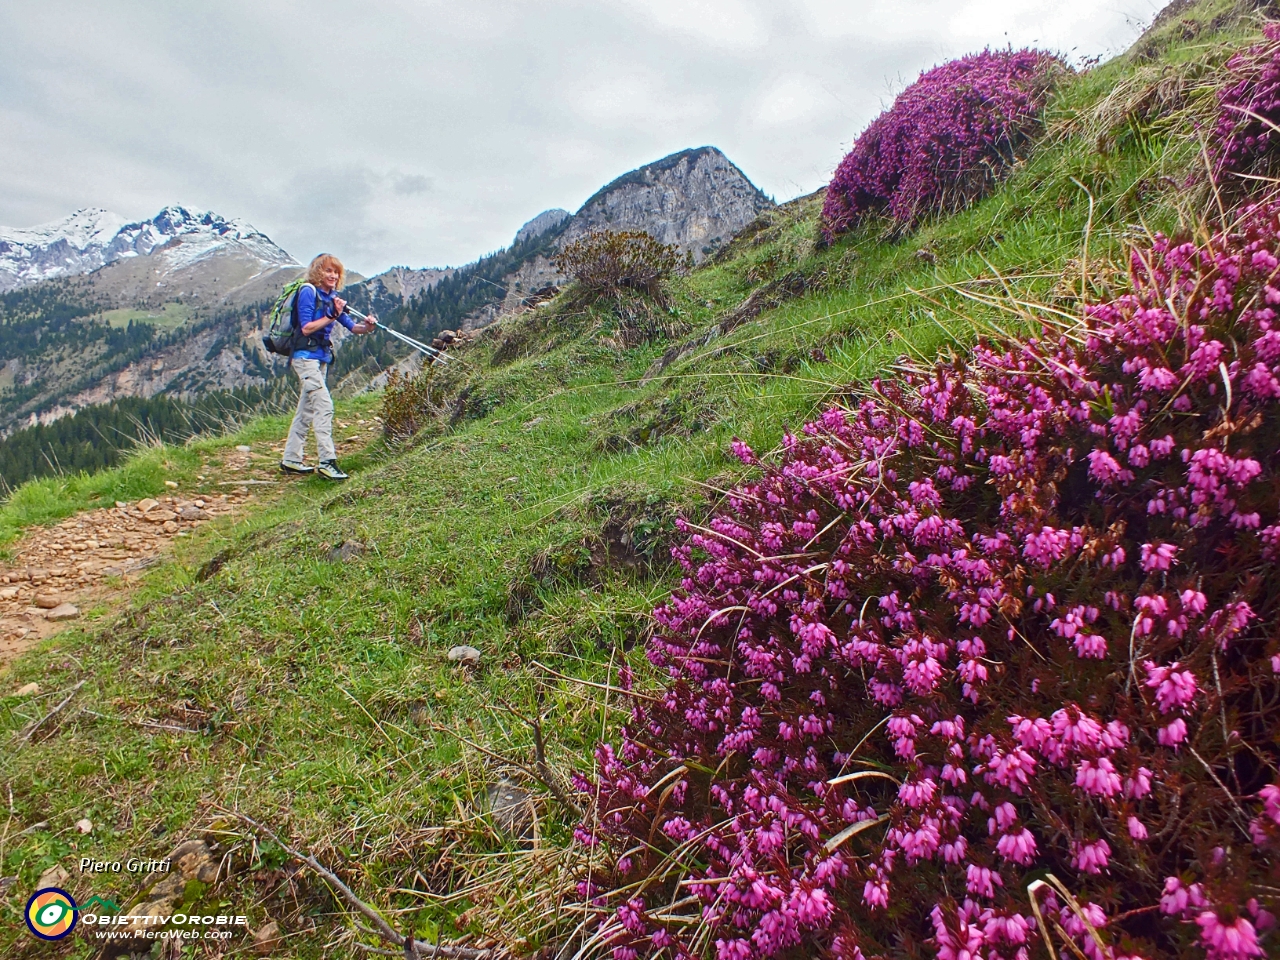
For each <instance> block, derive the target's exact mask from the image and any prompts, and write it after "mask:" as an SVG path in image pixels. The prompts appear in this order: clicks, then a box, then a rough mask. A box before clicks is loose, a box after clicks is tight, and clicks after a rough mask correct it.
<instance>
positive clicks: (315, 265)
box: [307, 253, 347, 290]
mask: <svg viewBox="0 0 1280 960" xmlns="http://www.w3.org/2000/svg"><path fill="white" fill-rule="evenodd" d="M330 267H335V268H336V269H337V271H338V285H337V286H336V287H334V289H335V290H341V289H342V283H343V281H344V280H346V279H347V268H346V267H344V266H343V265H342V261H341V260H339V259H338V258H337V257H335V256H334V255H333V254H332V253H322V254H320V256H318V257H316V258H315V259H314V260H312V261H311V266H309V267H307V283H312V284H315V285H316V286H317V287H318V286H320V284H321V281H322V280H324V272H325V271H326V270H328V269H329V268H330Z"/></svg>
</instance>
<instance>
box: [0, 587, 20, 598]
mask: <svg viewBox="0 0 1280 960" xmlns="http://www.w3.org/2000/svg"><path fill="white" fill-rule="evenodd" d="M17 595H18V588H17V587H5V588H4V589H3V590H0V600H12V599H13V598H14V597H16V596H17Z"/></svg>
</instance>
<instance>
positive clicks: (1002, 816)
mask: <svg viewBox="0 0 1280 960" xmlns="http://www.w3.org/2000/svg"><path fill="white" fill-rule="evenodd" d="M992 813H993V814H995V816H993V817H992V818H991V821H990V825H989V827H988V830H987V832H988V833H991V834H995V833H996V831H997V830H998V831H999V832H1000V833H1007V832H1008V830H1009V828H1010V827H1012V826H1013V825H1014V824H1015V823H1017V822H1018V811H1017V809H1015V808H1014V806H1013V804H1012V803H1008V802H1005V803H1001V804H998V805H997V806H996V808H995V810H993V811H992Z"/></svg>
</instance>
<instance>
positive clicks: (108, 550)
mask: <svg viewBox="0 0 1280 960" xmlns="http://www.w3.org/2000/svg"><path fill="white" fill-rule="evenodd" d="M381 429H382V427H381V421H380V419H379V418H376V417H375V418H372V419H369V420H364V419H355V418H352V419H351V420H335V421H334V432H335V434H338V433H341V434H342V435H341V436H335V437H334V440H335V443H336V445H337V448H338V453H339V455H344V454H349V453H353V452H355V451H356V450H358V449H360V448H362V447H364V446H365V445H366V444H367V443H368V442H369V441H370V440H372V439H373V438H374V437H375V436H377V435H378V434H379V433H380V432H381ZM283 450H284V444H283V442H280V443H276V444H259V445H257V446H255V447H254V448H253V449H252V450H250V448H249V447H247V446H243V445H242V446H238V447H236V448H234V449H232V450H226V451H224V452H223V453H222V454H221V456H220V457H218V458H217V459H216V460H215V461H214V462H209V463H206V464H205V471H206V473H208V474H209V476H208V477H207V478H206V476H205V475H203V474H202V475H201V476H200V478H199V479H200V480H201V481H202V482H203V483H204V485H206V486H213V487H214V488H215V489H217V490H219V491H220V492H217V493H199V494H188V495H185V496H178V495H172V496H164V497H160V498H158V499H153V498H147V499H145V500H139V501H136V502H134V503H117V504H116V505H115V506H114V507H105V508H101V509H98V510H89V511H85V512H83V513H78V514H76V515H75V516H72V517H68V518H67V519H66V520H63V521H62V522H61V523H58V524H56V525H54V526H50V527H32V528H30V529H29V530H27V531H26V533H24V534H23V536H22V538H21V539H20V540H18V541H17V542H16V543H15V544H14V546H13V548H12V555H13V560H12V561H10V562H3V561H0V665H2V664H5V663H7V662H9V661H10V660H12V659H14V658H15V657H17V656H18V655H19V654H21V653H22V652H24V651H25V650H27V649H29V648H30V647H32V646H34V645H35V644H36V643H38V642H39V641H41V640H43V639H45V638H46V637H50V636H53V635H54V634H55V633H58V632H60V631H62V630H65V629H66V628H67V627H69V626H72V625H74V624H75V623H76V621H77V620H79V619H80V618H81V617H82V616H83V615H84V614H85V613H87V612H89V611H91V610H92V609H94V608H95V607H102V606H104V605H116V604H120V603H122V602H123V601H124V600H125V599H127V597H128V595H129V593H130V591H131V589H132V583H133V581H134V580H136V579H137V576H138V574H139V573H140V572H141V571H142V570H144V569H145V568H147V567H149V566H151V565H152V564H153V563H155V562H156V561H157V560H158V559H159V558H160V555H161V554H162V553H163V552H164V551H165V549H167V548H168V546H169V544H170V542H171V541H172V540H173V539H174V538H175V537H181V536H186V535H188V534H189V533H190V532H191V531H192V530H194V529H195V528H196V527H199V526H200V525H202V524H204V523H207V522H209V521H210V520H213V519H214V518H216V517H220V516H225V515H227V514H232V513H237V512H240V511H241V510H242V509H243V508H244V507H245V506H246V504H247V502H248V501H251V500H254V499H255V493H254V491H255V490H256V491H258V493H259V494H263V495H265V496H271V495H273V494H274V492H275V491H278V490H281V489H283V485H284V484H287V483H289V482H290V481H289V480H288V479H286V478H282V477H281V476H280V473H279V470H278V467H277V464H278V463H279V460H280V454H281V452H282V451H283ZM215 478H222V479H215ZM238 484H244V486H238ZM221 491H225V492H221Z"/></svg>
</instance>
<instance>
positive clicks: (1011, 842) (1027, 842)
mask: <svg viewBox="0 0 1280 960" xmlns="http://www.w3.org/2000/svg"><path fill="white" fill-rule="evenodd" d="M996 853H998V854H1000V856H1002V857H1004V858H1005V859H1006V860H1012V861H1013V862H1014V863H1016V864H1018V865H1019V866H1023V867H1025V866H1029V865H1030V864H1031V861H1033V860H1034V859H1035V858H1036V838H1035V837H1033V836H1032V835H1031V831H1030V830H1028V829H1026V828H1025V827H1024V828H1023V829H1022V830H1020V831H1018V832H1017V833H1006V834H1005V835H1004V836H1002V837H1001V838H1000V839H999V840H998V841H997V842H996Z"/></svg>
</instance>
